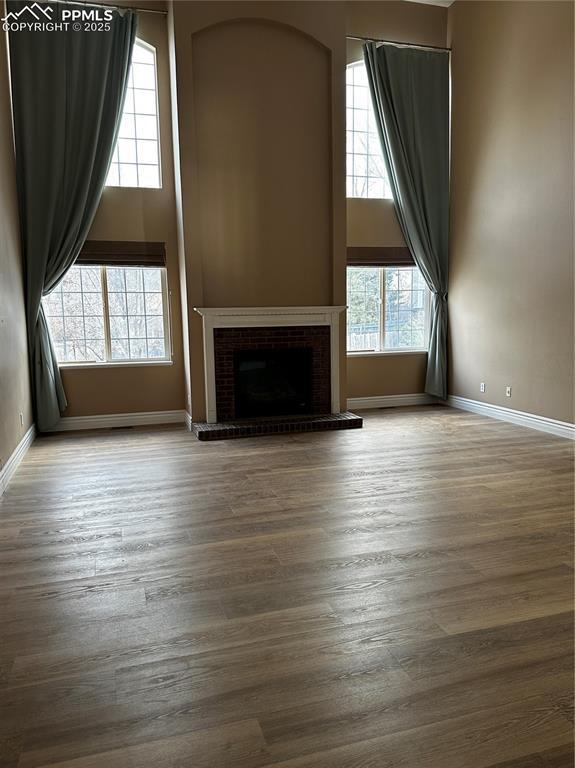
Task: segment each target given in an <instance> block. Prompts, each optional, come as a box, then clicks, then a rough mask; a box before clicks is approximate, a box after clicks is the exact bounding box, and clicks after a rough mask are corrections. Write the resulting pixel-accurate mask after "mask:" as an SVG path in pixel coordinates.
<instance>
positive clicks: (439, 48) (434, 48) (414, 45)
mask: <svg viewBox="0 0 575 768" xmlns="http://www.w3.org/2000/svg"><path fill="white" fill-rule="evenodd" d="M346 38H347V39H348V40H360V41H361V42H363V43H383V44H384V45H404V46H406V47H407V48H422V49H423V50H432V51H447V52H448V53H451V48H444V47H443V46H441V45H418V44H417V43H402V42H401V41H400V40H382V39H381V38H378V37H356V36H355V35H346Z"/></svg>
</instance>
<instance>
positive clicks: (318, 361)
mask: <svg viewBox="0 0 575 768" xmlns="http://www.w3.org/2000/svg"><path fill="white" fill-rule="evenodd" d="M344 309H345V307H335V306H327V307H240V308H212V307H210V308H196V312H198V313H199V314H200V315H202V319H203V331H204V334H203V335H204V367H205V384H206V412H207V420H206V422H205V423H198V422H194V423H192V430H193V432H194V433H195V434H196V436H197V437H198V439H200V440H213V439H220V438H228V437H245V436H249V435H256V434H257V435H259V434H275V433H284V432H303V431H305V432H307V431H312V430H313V431H316V430H332V429H350V428H355V427H361V426H362V419H361V418H360V417H358V416H355V415H354V414H351V413H348V412H343V413H341V412H340V407H339V404H340V394H339V316H340V314H341V312H342V311H343V310H344ZM298 348H299V349H302V348H306V349H311V352H312V371H311V409H310V410H311V413H309V414H305V415H299V416H297V415H289V414H288V415H286V416H281V417H260V418H254V419H249V420H246V419H237V414H236V412H235V385H234V355H235V354H236V353H237V352H239V351H244V350H272V349H274V350H277V349H298Z"/></svg>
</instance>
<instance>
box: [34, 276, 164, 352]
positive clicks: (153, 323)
mask: <svg viewBox="0 0 575 768" xmlns="http://www.w3.org/2000/svg"><path fill="white" fill-rule="evenodd" d="M42 305H43V307H44V312H45V315H46V319H47V322H48V326H49V328H50V335H51V337H52V341H53V344H54V347H55V350H56V355H57V358H58V362H60V363H116V362H128V361H146V360H147V361H150V360H151V361H161V360H169V359H170V350H169V322H168V294H167V283H166V270H165V269H164V268H162V267H104V266H102V267H98V266H74V267H72V268H71V269H69V270H68V272H67V273H66V276H65V277H64V279H63V280H62V281H61V282H60V284H59V285H58V286H57V288H55V289H54V290H53V291H52V292H51V293H50V294H48V295H47V296H45V297H44V298H43V299H42Z"/></svg>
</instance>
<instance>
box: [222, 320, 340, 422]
mask: <svg viewBox="0 0 575 768" xmlns="http://www.w3.org/2000/svg"><path fill="white" fill-rule="evenodd" d="M329 337H330V329H329V326H327V325H299V326H283V327H275V328H215V329H214V367H215V379H216V408H217V415H218V421H220V422H221V421H232V420H233V419H235V418H237V414H236V410H235V402H234V353H235V352H239V351H240V350H245V349H298V348H307V349H311V350H312V369H311V379H312V407H311V414H317V415H319V414H324V415H325V414H327V413H330V411H331V383H330V382H331V375H330V367H331V365H330V338H329Z"/></svg>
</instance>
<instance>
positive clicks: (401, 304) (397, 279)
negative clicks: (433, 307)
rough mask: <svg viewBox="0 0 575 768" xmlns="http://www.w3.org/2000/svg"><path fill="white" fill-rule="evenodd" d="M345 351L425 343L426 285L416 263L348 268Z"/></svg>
mask: <svg viewBox="0 0 575 768" xmlns="http://www.w3.org/2000/svg"><path fill="white" fill-rule="evenodd" d="M347 304H348V315H347V351H348V352H381V351H385V350H390V349H424V348H425V347H426V346H427V335H428V315H429V289H428V288H427V285H426V284H425V281H424V279H423V277H422V276H421V272H420V271H419V269H417V267H348V268H347Z"/></svg>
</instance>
